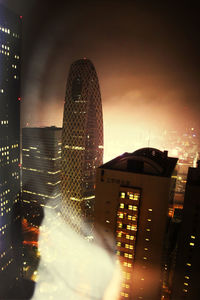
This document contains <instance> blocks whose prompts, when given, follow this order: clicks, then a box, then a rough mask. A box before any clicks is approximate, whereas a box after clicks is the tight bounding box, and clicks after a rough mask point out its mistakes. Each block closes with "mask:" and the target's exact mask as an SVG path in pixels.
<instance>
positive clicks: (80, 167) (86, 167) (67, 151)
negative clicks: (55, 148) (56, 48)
mask: <svg viewBox="0 0 200 300" xmlns="http://www.w3.org/2000/svg"><path fill="white" fill-rule="evenodd" d="M102 160H103V118H102V104H101V95H100V89H99V82H98V78H97V74H96V71H95V68H94V66H93V64H92V63H91V61H90V60H88V59H80V60H77V61H75V62H74V63H73V64H72V65H71V68H70V71H69V77H68V81H67V88H66V97H65V105H64V117H63V132H62V162H61V165H62V167H61V169H62V181H61V182H62V213H63V216H64V218H65V219H66V221H68V222H71V223H73V225H74V227H75V228H76V230H77V231H80V230H83V228H82V221H83V220H84V221H85V222H86V223H88V224H89V227H91V224H92V221H93V220H92V219H93V207H94V189H95V175H96V168H97V167H98V166H100V165H101V164H102ZM69 219H70V220H69Z"/></svg>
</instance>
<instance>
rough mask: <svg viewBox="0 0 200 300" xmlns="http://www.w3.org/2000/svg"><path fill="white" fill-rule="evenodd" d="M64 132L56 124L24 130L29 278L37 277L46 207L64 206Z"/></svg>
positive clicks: (25, 258) (26, 274) (25, 241)
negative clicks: (62, 144) (62, 151)
mask: <svg viewBox="0 0 200 300" xmlns="http://www.w3.org/2000/svg"><path fill="white" fill-rule="evenodd" d="M61 133H62V129H61V128H57V127H54V126H52V127H43V128H28V127H27V128H23V129H22V216H23V222H22V224H23V270H22V271H23V277H24V278H26V279H31V280H35V279H36V278H37V267H38V263H39V256H40V255H39V252H38V235H39V226H40V225H41V222H42V220H43V216H44V214H45V212H44V209H45V210H47V209H48V210H51V211H54V212H55V211H57V209H60V204H61V186H60V184H61V165H60V162H61ZM52 215H53V214H52ZM53 216H54V217H56V212H55V214H54V215H53ZM49 222H51V220H49Z"/></svg>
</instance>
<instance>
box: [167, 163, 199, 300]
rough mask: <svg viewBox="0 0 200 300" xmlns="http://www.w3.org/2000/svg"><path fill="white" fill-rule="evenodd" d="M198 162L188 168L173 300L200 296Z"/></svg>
mask: <svg viewBox="0 0 200 300" xmlns="http://www.w3.org/2000/svg"><path fill="white" fill-rule="evenodd" d="M199 245H200V163H199V162H198V167H197V168H189V171H188V177H187V184H186V191H185V199H184V206H183V220H182V224H181V229H180V236H179V240H178V250H177V256H176V266H175V272H174V276H173V284H172V297H171V299H172V300H181V299H188V300H189V299H192V300H198V299H199V296H200V287H199V270H200V257H199V253H200V251H199V250H200V246H199Z"/></svg>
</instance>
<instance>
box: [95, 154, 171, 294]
mask: <svg viewBox="0 0 200 300" xmlns="http://www.w3.org/2000/svg"><path fill="white" fill-rule="evenodd" d="M176 162H177V159H176V158H171V157H168V156H167V151H164V152H161V151H159V150H157V149H154V148H144V149H140V150H138V151H135V152H134V153H124V154H123V155H121V156H119V157H117V158H115V159H113V160H111V161H110V162H108V163H106V164H104V165H102V166H101V167H99V168H98V171H97V182H96V201H95V229H96V231H97V232H98V233H99V234H100V235H101V237H102V238H103V241H104V245H105V247H106V248H107V250H108V251H111V252H112V253H113V252H116V255H117V257H118V260H119V262H120V264H121V267H122V275H123V282H122V287H121V298H120V299H125V298H127V299H131V300H135V299H148V300H158V299H159V300H160V299H161V283H160V282H161V277H162V264H163V244H164V237H165V230H166V222H167V214H168V208H169V204H170V203H171V202H172V200H173V191H174V188H175V180H174V178H173V177H174V175H175V174H174V173H175V165H176Z"/></svg>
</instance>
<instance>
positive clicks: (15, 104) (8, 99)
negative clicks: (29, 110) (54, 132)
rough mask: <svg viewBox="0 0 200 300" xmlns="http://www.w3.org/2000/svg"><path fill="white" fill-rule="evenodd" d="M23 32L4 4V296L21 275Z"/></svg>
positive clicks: (0, 268) (0, 178)
mask: <svg viewBox="0 0 200 300" xmlns="http://www.w3.org/2000/svg"><path fill="white" fill-rule="evenodd" d="M20 35H21V19H20V17H19V16H17V15H15V14H14V13H12V12H11V11H9V10H8V9H7V8H5V7H3V6H0V282H1V283H0V296H1V297H3V295H4V291H5V290H6V289H8V288H10V287H11V286H12V284H13V282H14V281H15V279H18V278H19V275H20V268H19V261H20V254H19V252H18V250H20V236H19V234H20V212H19V198H20V178H19V177H20V170H19V169H20V167H19V163H20V100H21V98H20V44H21V43H20V38H21V37H20ZM3 290H4V291H3Z"/></svg>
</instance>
